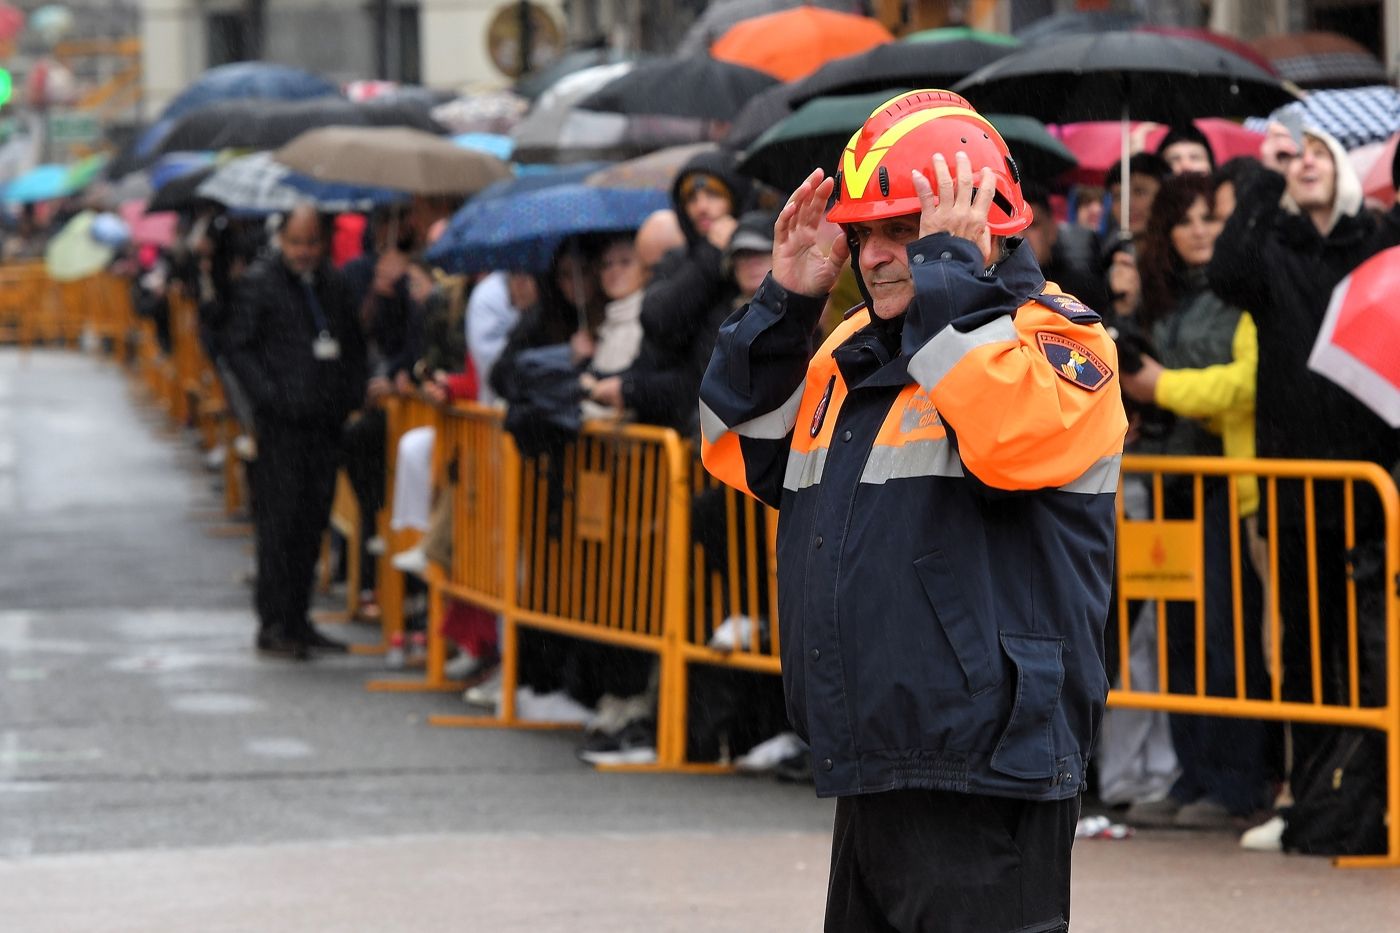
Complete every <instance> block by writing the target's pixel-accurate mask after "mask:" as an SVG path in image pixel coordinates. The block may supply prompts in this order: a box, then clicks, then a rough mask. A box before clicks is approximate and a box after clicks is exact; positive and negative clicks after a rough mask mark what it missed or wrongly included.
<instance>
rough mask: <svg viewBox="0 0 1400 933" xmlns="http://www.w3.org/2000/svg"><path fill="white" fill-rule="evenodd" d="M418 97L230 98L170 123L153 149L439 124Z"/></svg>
mask: <svg viewBox="0 0 1400 933" xmlns="http://www.w3.org/2000/svg"><path fill="white" fill-rule="evenodd" d="M428 110H429V107H428V105H427V104H426V102H424V101H415V100H405V101H392V102H389V103H383V104H380V103H375V102H372V101H371V102H369V103H363V104H356V103H352V102H350V101H348V100H345V99H344V98H340V97H326V98H317V99H315V100H300V101H273V100H231V101H222V102H219V103H214V104H210V105H209V106H207V107H201V108H199V109H198V110H195V111H193V112H192V113H189V114H186V115H185V116H183V117H181V118H180V119H179V120H177V121H176V122H175V125H174V126H172V127H171V128H170V131H169V132H168V133H166V134H165V137H164V138H163V139H161V141H160V143H159V144H158V145H157V146H156V147H155V152H154V154H156V155H159V154H162V153H166V152H179V151H200V150H211V149H276V148H277V147H278V146H282V145H285V144H286V143H289V142H291V141H292V140H293V139H295V138H296V137H297V136H299V135H301V134H302V133H303V132H305V131H306V130H309V129H314V128H316V127H319V126H408V127H412V128H414V129H418V130H424V131H426V132H429V133H438V134H441V133H442V132H443V128H442V127H441V126H439V125H438V124H437V122H436V121H435V120H433V118H432V117H431V116H430V115H429V114H428Z"/></svg>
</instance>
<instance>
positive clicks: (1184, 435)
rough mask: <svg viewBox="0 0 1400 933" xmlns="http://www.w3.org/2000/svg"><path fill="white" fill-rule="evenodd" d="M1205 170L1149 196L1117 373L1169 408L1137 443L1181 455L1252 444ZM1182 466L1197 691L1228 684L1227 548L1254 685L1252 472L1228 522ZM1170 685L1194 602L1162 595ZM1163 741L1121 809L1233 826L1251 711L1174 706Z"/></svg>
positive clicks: (1187, 661) (1245, 783)
mask: <svg viewBox="0 0 1400 933" xmlns="http://www.w3.org/2000/svg"><path fill="white" fill-rule="evenodd" d="M1217 186H1218V185H1217V183H1216V182H1215V181H1214V180H1213V179H1212V178H1211V177H1210V176H1207V175H1198V174H1187V175H1178V176H1175V177H1173V178H1170V179H1168V180H1167V181H1166V182H1164V183H1163V185H1162V188H1161V190H1160V191H1159V192H1158V193H1157V199H1156V201H1154V203H1153V205H1152V214H1151V217H1150V219H1149V220H1148V224H1147V229H1146V233H1145V236H1144V241H1143V248H1142V255H1141V257H1140V259H1139V264H1140V268H1141V271H1142V284H1143V290H1142V299H1143V301H1142V308H1141V311H1140V312H1139V313H1140V315H1141V329H1142V331H1143V333H1144V334H1145V335H1146V336H1147V337H1148V339H1149V341H1150V343H1151V346H1152V354H1151V355H1144V356H1143V360H1142V363H1143V365H1142V368H1141V369H1140V370H1139V371H1138V372H1136V373H1132V374H1123V376H1122V385H1123V392H1124V394H1126V395H1127V396H1129V397H1130V398H1131V399H1133V400H1134V401H1136V402H1139V403H1141V404H1144V405H1153V406H1156V407H1157V408H1160V409H1163V410H1165V411H1168V412H1170V413H1172V414H1173V415H1174V416H1175V418H1174V420H1172V421H1171V422H1170V425H1169V427H1167V428H1166V429H1165V430H1164V431H1162V432H1160V433H1159V434H1158V435H1155V436H1151V437H1144V438H1143V439H1141V440H1140V441H1139V442H1138V443H1137V445H1136V448H1135V450H1136V452H1138V453H1149V454H1173V455H1183V456H1222V455H1224V456H1235V457H1252V456H1253V454H1254V432H1253V424H1254V382H1255V369H1256V364H1257V359H1258V350H1257V347H1256V344H1255V333H1254V324H1253V321H1252V320H1251V319H1250V317H1249V315H1248V314H1246V313H1245V312H1243V311H1241V310H1240V309H1239V308H1236V307H1233V306H1231V305H1229V304H1226V303H1225V302H1224V301H1223V300H1222V299H1221V298H1220V297H1219V296H1217V295H1215V294H1214V293H1213V292H1212V291H1211V290H1210V288H1209V286H1208V284H1207V282H1206V268H1207V266H1208V265H1209V263H1210V259H1211V255H1212V254H1213V252H1214V249H1215V241H1216V238H1217V237H1218V236H1219V235H1220V231H1221V228H1222V226H1223V221H1222V220H1221V219H1220V218H1219V217H1218V216H1217V214H1216V209H1215V195H1216V188H1217ZM1193 487H1194V484H1193V482H1192V480H1191V479H1190V478H1189V477H1167V478H1166V482H1164V484H1163V487H1162V490H1163V492H1162V495H1163V502H1162V503H1161V506H1162V515H1163V516H1164V517H1165V518H1169V519H1186V518H1192V517H1199V520H1200V521H1201V522H1202V525H1203V529H1204V536H1203V539H1204V540H1203V542H1202V547H1203V548H1204V567H1205V581H1204V589H1205V593H1204V596H1205V601H1204V606H1205V610H1204V611H1205V641H1206V646H1205V654H1206V664H1205V667H1206V670H1205V680H1206V683H1205V684H1204V685H1203V686H1204V689H1203V692H1204V693H1205V694H1207V695H1214V696H1235V695H1236V683H1235V647H1234V645H1235V638H1234V631H1235V628H1234V627H1235V624H1236V620H1235V610H1234V600H1233V591H1232V586H1231V563H1232V556H1233V555H1232V552H1231V549H1232V548H1233V549H1234V552H1235V554H1237V555H1238V557H1239V559H1240V566H1241V567H1242V568H1243V571H1242V573H1241V580H1240V583H1241V591H1242V597H1243V598H1242V604H1243V608H1242V616H1243V617H1242V618H1241V619H1240V620H1239V624H1240V625H1241V626H1242V627H1243V629H1242V631H1243V634H1244V637H1243V644H1244V648H1245V670H1246V681H1247V683H1246V684H1245V690H1246V691H1247V695H1250V696H1261V695H1263V690H1264V689H1265V685H1264V684H1263V683H1261V680H1262V679H1263V677H1264V667H1263V654H1262V650H1261V644H1260V640H1259V631H1260V628H1259V619H1260V606H1261V594H1260V588H1259V585H1258V579H1257V578H1256V576H1255V574H1254V573H1253V572H1252V571H1251V570H1250V567H1251V564H1250V558H1249V551H1248V547H1247V541H1248V538H1247V534H1246V531H1245V528H1244V527H1243V524H1244V523H1243V519H1244V517H1246V516H1248V515H1251V514H1253V513H1254V512H1255V511H1256V510H1257V508H1258V502H1259V495H1258V489H1257V486H1256V485H1255V484H1254V483H1252V482H1249V483H1246V482H1244V481H1241V482H1240V483H1239V484H1238V498H1239V510H1238V514H1239V516H1240V519H1241V521H1240V523H1239V525H1238V526H1237V527H1235V528H1231V522H1230V503H1229V486H1228V482H1227V481H1226V480H1225V479H1212V478H1207V479H1206V481H1205V484H1204V493H1203V496H1202V499H1203V501H1197V500H1196V496H1195V491H1194V488H1193ZM1166 622H1167V624H1166V627H1165V632H1164V633H1163V635H1164V637H1166V638H1167V646H1168V648H1167V660H1168V687H1169V689H1170V690H1171V692H1172V693H1178V694H1194V693H1196V692H1197V689H1198V686H1199V685H1198V684H1197V683H1196V665H1195V634H1196V609H1195V604H1194V603H1189V602H1171V603H1168V604H1167V613H1166ZM1171 734H1172V742H1173V744H1174V745H1175V748H1176V754H1177V759H1178V762H1179V764H1180V768H1181V776H1180V777H1179V778H1178V780H1177V781H1176V783H1175V785H1174V786H1173V787H1172V790H1171V793H1170V794H1169V796H1168V797H1167V799H1165V800H1162V801H1158V802H1155V803H1149V804H1135V805H1134V807H1133V808H1132V809H1131V810H1130V811H1129V818H1130V819H1136V820H1138V821H1139V822H1142V823H1158V824H1161V823H1166V822H1171V823H1173V824H1174V825H1178V826H1190V827H1219V828H1243V824H1244V823H1245V821H1247V820H1248V819H1249V818H1250V817H1252V816H1254V815H1255V814H1256V813H1258V812H1259V811H1261V810H1262V809H1263V808H1265V807H1266V806H1267V805H1268V803H1269V797H1268V776H1269V775H1268V770H1269V768H1268V757H1267V733H1266V730H1265V728H1264V726H1263V724H1262V723H1260V722H1257V721H1254V720H1243V719H1232V718H1223V717H1218V718H1217V717H1202V716H1185V715H1173V716H1172V717H1171Z"/></svg>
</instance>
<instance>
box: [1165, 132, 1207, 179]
mask: <svg viewBox="0 0 1400 933" xmlns="http://www.w3.org/2000/svg"><path fill="white" fill-rule="evenodd" d="M1160 155H1161V156H1162V160H1163V161H1164V162H1166V163H1167V168H1169V169H1171V170H1172V174H1173V175H1184V174H1186V173H1187V172H1197V173H1199V174H1202V175H1209V174H1210V153H1209V152H1208V151H1206V147H1205V146H1202V145H1201V144H1200V143H1196V142H1191V141H1190V140H1187V139H1183V140H1182V141H1181V142H1177V143H1172V144H1171V145H1170V146H1168V147H1167V148H1166V149H1163V150H1162V152H1161V153H1160Z"/></svg>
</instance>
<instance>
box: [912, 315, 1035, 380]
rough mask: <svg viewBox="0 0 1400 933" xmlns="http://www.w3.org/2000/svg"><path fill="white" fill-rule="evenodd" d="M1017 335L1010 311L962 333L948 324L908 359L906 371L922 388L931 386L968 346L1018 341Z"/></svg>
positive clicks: (969, 349)
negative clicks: (907, 369)
mask: <svg viewBox="0 0 1400 933" xmlns="http://www.w3.org/2000/svg"><path fill="white" fill-rule="evenodd" d="M1020 339H1021V337H1020V335H1019V334H1017V333H1016V322H1015V321H1013V320H1011V317H1010V315H1004V316H1002V317H999V318H996V319H995V320H993V321H989V322H988V323H986V324H983V325H982V326H981V327H978V328H977V329H975V330H970V331H968V332H967V333H965V334H964V333H963V332H962V331H960V330H958V329H957V328H955V327H952V326H948V327H945V328H943V329H942V330H941V331H939V332H938V333H937V334H936V335H934V338H933V339H932V340H930V341H929V342H928V343H926V344H924V345H923V346H922V347H921V348H920V349H919V352H918V353H915V354H914V356H913V357H912V358H911V359H910V360H909V375H911V376H913V377H914V378H915V379H916V380H918V382H919V385H921V386H923V387H924V388H925V389H932V388H933V387H934V386H936V385H938V384H939V383H940V382H942V381H943V377H944V376H946V375H948V372H949V371H950V370H951V369H952V368H953V367H954V366H956V365H958V361H959V360H961V359H962V358H963V357H964V356H966V355H967V354H968V353H969V352H971V351H972V350H975V349H977V348H978V347H980V346H984V345H986V344H989V343H1006V342H1008V341H1012V342H1019V341H1020Z"/></svg>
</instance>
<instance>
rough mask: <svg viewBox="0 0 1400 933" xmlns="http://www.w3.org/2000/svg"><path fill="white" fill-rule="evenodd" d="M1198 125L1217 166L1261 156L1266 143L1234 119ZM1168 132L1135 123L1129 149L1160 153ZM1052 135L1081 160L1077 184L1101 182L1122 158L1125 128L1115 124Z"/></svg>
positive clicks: (1066, 128)
mask: <svg viewBox="0 0 1400 933" xmlns="http://www.w3.org/2000/svg"><path fill="white" fill-rule="evenodd" d="M1195 123H1196V127H1197V128H1198V129H1199V130H1200V131H1201V132H1202V133H1204V134H1205V137H1206V139H1207V140H1208V141H1209V142H1210V148H1211V151H1212V152H1213V153H1215V164H1216V165H1220V164H1222V163H1224V162H1226V161H1228V160H1230V159H1233V158H1234V157H1235V156H1242V155H1244V156H1258V155H1259V144H1260V143H1262V142H1263V141H1264V136H1263V134H1262V133H1255V132H1253V131H1252V130H1247V129H1245V128H1244V127H1242V126H1240V125H1239V124H1238V123H1235V122H1233V121H1231V120H1220V119H1216V118H1214V117H1211V118H1207V119H1202V120H1196V121H1195ZM1167 130H1168V127H1166V126H1165V125H1163V124H1161V123H1148V122H1136V123H1133V124H1132V125H1131V126H1130V128H1129V131H1128V140H1129V148H1130V150H1131V151H1132V152H1155V151H1157V146H1158V144H1159V143H1161V141H1162V137H1164V136H1166V135H1167ZM1050 132H1051V135H1054V136H1057V137H1058V138H1059V139H1060V141H1061V142H1063V143H1064V144H1065V147H1066V148H1068V149H1069V151H1070V152H1072V153H1074V157H1075V158H1076V159H1078V160H1079V168H1078V169H1077V170H1076V172H1075V175H1074V177H1075V179H1076V180H1078V181H1081V182H1085V183H1089V184H1097V183H1099V182H1102V181H1103V176H1104V173H1105V172H1107V171H1108V170H1109V169H1111V168H1112V167H1113V166H1115V165H1117V164H1118V162H1119V161H1120V160H1121V159H1122V158H1123V140H1122V133H1123V128H1122V125H1121V124H1119V123H1118V122H1116V121H1099V122H1090V123H1066V124H1064V125H1063V126H1052V127H1050Z"/></svg>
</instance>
